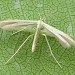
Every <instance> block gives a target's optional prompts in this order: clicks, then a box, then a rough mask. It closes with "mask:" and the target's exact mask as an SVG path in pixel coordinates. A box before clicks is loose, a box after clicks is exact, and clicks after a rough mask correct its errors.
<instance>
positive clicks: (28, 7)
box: [0, 0, 75, 75]
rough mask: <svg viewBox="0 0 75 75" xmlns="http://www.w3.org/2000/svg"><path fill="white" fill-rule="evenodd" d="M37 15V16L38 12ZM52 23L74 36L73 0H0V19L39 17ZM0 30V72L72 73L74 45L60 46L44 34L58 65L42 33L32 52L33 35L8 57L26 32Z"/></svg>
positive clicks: (17, 74) (10, 74)
mask: <svg viewBox="0 0 75 75" xmlns="http://www.w3.org/2000/svg"><path fill="white" fill-rule="evenodd" d="M39 14H40V15H39ZM40 16H41V17H42V18H44V22H46V23H48V24H49V25H52V26H54V27H56V28H58V29H60V30H62V31H64V32H65V33H67V34H68V35H70V36H71V37H73V38H74V39H75V0H0V20H5V19H25V20H39V18H40ZM13 32H15V31H6V30H2V29H0V75H75V48H74V47H72V48H70V49H65V48H63V47H62V46H61V45H60V43H59V42H58V41H57V40H56V39H55V38H52V37H48V40H49V43H50V44H51V47H52V51H53V53H54V55H55V57H56V58H57V60H58V61H59V63H60V64H61V65H62V67H63V68H62V69H61V68H60V67H59V66H58V64H57V63H56V62H55V60H54V59H53V57H52V56H51V54H50V53H49V49H48V46H47V43H46V40H45V38H44V37H43V36H40V39H39V40H38V43H37V47H36V51H35V52H34V53H32V52H31V46H32V41H33V37H32V38H30V39H29V41H27V42H26V43H25V45H24V46H23V47H22V48H21V50H20V51H19V52H18V53H17V54H16V55H15V57H14V58H12V59H11V60H10V62H9V63H8V64H7V65H4V63H5V62H6V61H7V60H8V59H9V58H10V57H11V56H12V55H13V54H14V52H15V51H16V50H17V49H18V47H19V46H20V45H21V43H22V42H23V41H24V40H25V39H26V38H27V37H28V35H30V34H31V33H28V32H24V31H23V32H20V33H18V34H16V35H14V36H11V34H12V33H13Z"/></svg>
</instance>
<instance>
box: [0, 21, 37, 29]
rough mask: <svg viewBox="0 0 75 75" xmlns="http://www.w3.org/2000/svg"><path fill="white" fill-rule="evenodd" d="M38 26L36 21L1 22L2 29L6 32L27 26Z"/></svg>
mask: <svg viewBox="0 0 75 75" xmlns="http://www.w3.org/2000/svg"><path fill="white" fill-rule="evenodd" d="M34 24H36V25H37V21H36V20H35V21H34V20H4V21H0V28H2V29H5V30H11V29H16V28H21V27H26V26H30V25H31V26H32V25H34Z"/></svg>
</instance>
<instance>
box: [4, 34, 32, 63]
mask: <svg viewBox="0 0 75 75" xmlns="http://www.w3.org/2000/svg"><path fill="white" fill-rule="evenodd" d="M31 36H33V34H32V35H29V36H28V37H27V39H25V40H24V42H23V43H22V44H21V45H20V47H19V48H18V49H17V51H16V52H15V53H14V54H13V55H12V56H11V57H10V58H9V59H8V61H7V62H6V63H5V64H7V63H8V62H9V61H10V60H11V59H12V58H13V57H14V56H15V55H16V54H17V53H18V51H19V50H20V49H21V48H22V46H23V45H24V44H25V43H26V42H27V40H28V39H29V38H30V37H31Z"/></svg>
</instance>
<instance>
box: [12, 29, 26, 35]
mask: <svg viewBox="0 0 75 75" xmlns="http://www.w3.org/2000/svg"><path fill="white" fill-rule="evenodd" d="M23 30H25V28H23V29H21V30H18V31H16V32H14V33H13V34H12V35H15V34H17V33H19V32H21V31H23Z"/></svg>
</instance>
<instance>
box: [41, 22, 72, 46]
mask: <svg viewBox="0 0 75 75" xmlns="http://www.w3.org/2000/svg"><path fill="white" fill-rule="evenodd" d="M42 25H43V27H44V28H46V29H47V30H48V31H49V32H50V33H51V34H53V36H54V37H55V38H56V39H58V40H59V42H60V43H61V45H62V46H64V47H71V45H70V44H69V43H68V42H67V41H66V39H64V38H63V37H62V36H61V35H59V34H58V33H57V32H55V31H54V30H53V28H51V27H50V26H49V25H48V24H46V23H44V22H42Z"/></svg>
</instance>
